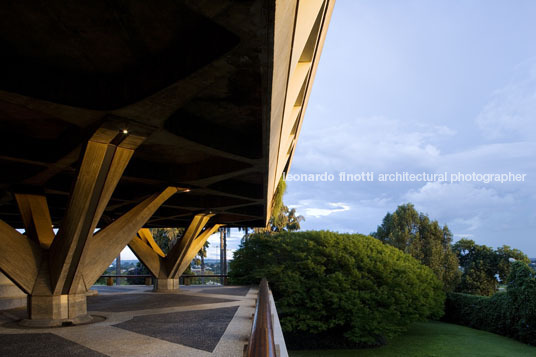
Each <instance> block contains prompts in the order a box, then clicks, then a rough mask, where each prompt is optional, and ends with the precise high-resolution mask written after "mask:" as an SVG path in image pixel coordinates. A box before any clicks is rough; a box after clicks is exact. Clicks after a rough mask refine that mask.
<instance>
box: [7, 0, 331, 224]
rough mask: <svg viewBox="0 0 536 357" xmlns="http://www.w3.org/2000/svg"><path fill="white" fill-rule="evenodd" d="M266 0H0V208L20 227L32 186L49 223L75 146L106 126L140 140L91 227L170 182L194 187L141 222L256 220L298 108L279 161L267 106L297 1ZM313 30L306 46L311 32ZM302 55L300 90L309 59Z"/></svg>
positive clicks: (59, 211)
mask: <svg viewBox="0 0 536 357" xmlns="http://www.w3.org/2000/svg"><path fill="white" fill-rule="evenodd" d="M311 1H312V0H311ZM313 2H318V3H322V7H321V8H319V9H317V11H320V12H321V19H322V21H324V20H323V19H324V17H326V13H328V9H327V5H325V1H320V0H319V1H316V0H315V1H313ZM276 3H278V2H275V1H268V0H259V1H224V0H218V1H202V0H191V1H165V0H159V1H117V2H110V1H102V0H95V1H86V2H82V1H81V2H73V1H59V0H58V1H46V2H34V1H4V2H2V3H1V4H0V14H1V16H2V19H3V21H2V22H0V45H1V47H2V58H1V62H2V63H1V65H2V72H3V73H2V77H1V82H0V170H1V172H2V175H0V190H1V192H0V217H1V218H2V219H3V220H4V221H6V222H7V223H8V224H10V225H12V226H14V227H22V221H21V218H20V214H19V212H18V209H17V206H16V203H15V200H14V197H13V193H15V192H38V193H44V194H45V195H46V197H47V200H48V204H49V206H50V211H51V215H52V221H53V223H54V224H55V225H56V224H59V223H60V222H61V219H62V217H63V215H64V212H65V209H66V206H67V203H68V198H69V193H70V191H71V187H72V185H73V182H74V179H75V176H76V174H77V168H78V166H79V164H80V157H81V152H83V149H84V147H85V145H86V143H87V140H88V138H89V137H91V135H92V134H93V133H94V132H95V130H96V129H97V128H98V127H100V126H103V125H104V126H107V127H113V128H115V129H116V130H118V131H121V130H128V131H129V132H130V133H134V134H142V135H144V136H146V137H147V139H146V140H145V142H144V143H143V144H142V145H141V146H140V147H139V148H138V149H137V150H136V152H135V154H134V157H133V158H132V160H131V161H130V163H129V165H128V167H127V169H126V171H125V174H124V176H123V177H122V179H121V181H120V183H119V185H118V187H117V189H116V191H115V192H114V194H113V197H112V200H111V201H110V203H109V206H108V207H107V209H106V211H105V214H104V215H103V218H102V220H101V223H100V226H104V225H106V224H108V223H109V222H111V221H113V220H114V219H116V218H117V217H119V216H121V215H122V214H123V213H125V212H126V211H127V210H128V209H130V208H131V207H133V206H134V205H135V204H137V203H139V202H140V201H141V200H143V199H144V198H146V197H147V196H148V195H150V194H152V193H154V192H156V191H158V190H160V189H162V188H164V187H166V186H170V185H172V186H180V187H188V188H190V189H191V191H190V192H188V193H182V194H178V195H175V196H174V197H172V198H171V199H169V200H168V201H167V202H166V204H165V205H163V206H162V207H161V208H160V209H159V210H158V211H157V212H156V214H155V215H154V216H153V217H152V218H151V220H150V221H149V222H148V224H147V226H148V227H177V226H184V225H185V224H186V223H187V222H188V221H189V219H190V218H191V217H192V215H194V214H195V213H198V212H201V211H206V210H211V211H213V212H214V213H216V216H215V220H216V221H218V223H225V224H229V225H232V226H264V225H265V223H266V219H267V216H268V215H269V211H270V203H271V197H272V195H273V189H274V183H275V182H276V181H277V180H275V179H274V176H277V175H279V176H280V174H281V172H282V171H283V170H285V168H287V169H288V165H289V163H290V158H291V156H292V151H293V148H294V145H295V139H297V135H298V133H299V126H300V125H301V123H300V120H301V119H300V118H301V117H302V116H303V113H302V114H301V115H299V116H298V117H297V119H296V117H295V118H294V119H293V120H294V121H295V123H294V124H295V125H291V126H292V127H293V135H294V136H293V138H294V139H293V140H290V141H289V142H287V141H288V140H286V139H285V140H284V142H285V143H286V145H287V146H288V145H290V146H288V148H289V150H287V151H288V155H286V156H284V157H283V159H282V160H281V161H284V162H278V159H279V157H280V155H272V154H271V153H272V152H273V150H274V149H273V148H272V147H273V146H274V145H276V144H277V146H278V148H277V152H279V142H280V141H281V131H282V130H283V129H282V127H284V125H283V124H282V123H283V122H284V119H282V117H283V116H284V114H283V112H281V113H279V114H278V112H277V111H276V110H274V107H275V106H276V105H277V106H281V104H280V103H276V102H274V93H275V92H277V91H278V92H283V93H286V91H287V87H288V86H289V83H290V82H291V79H289V78H290V77H289V75H290V76H292V70H291V69H292V66H293V64H292V61H291V60H290V59H291V58H292V57H293V56H292V52H291V50H292V48H293V39H294V38H295V35H294V31H295V27H296V26H297V24H298V25H299V22H298V21H297V20H296V19H297V18H298V17H299V16H298V11H297V6H298V4H297V2H296V1H289V2H288V4H286V5H285V6H290V7H289V9H293V10H292V11H293V12H292V13H290V14H286V17H285V18H283V17H282V15H278V8H277V7H281V6H279V4H277V6H276ZM281 11H282V10H279V12H280V13H281ZM329 11H331V10H329ZM278 17H280V18H281V19H282V20H281V21H276V19H277V18H278ZM327 17H329V15H328V16H327ZM314 18H315V19H316V18H317V16H316V15H314ZM313 22H314V21H313ZM313 25H314V24H312V25H311V26H313ZM317 27H318V26H317ZM325 27H326V28H327V25H326V26H325ZM312 30H313V31H316V32H317V34H316V35H315V36H316V37H315V39H314V45H313V49H316V47H317V43H318V42H321V41H323V39H322V30H321V29H318V28H317V29H316V30H315V29H314V27H313V29H312ZM308 31H311V28H309V30H308ZM324 31H325V30H324ZM287 32H288V34H287ZM306 37H307V38H309V39H310V36H306ZM278 41H284V43H283V44H282V46H283V47H282V49H279V50H278V48H277V43H278ZM274 43H275V44H274ZM285 46H286V47H285ZM305 46H306V45H305ZM310 48H311V46H309V49H308V50H307V49H306V50H307V51H308V53H309V52H311V50H310ZM300 51H301V50H300ZM304 51H305V50H304ZM313 52H314V51H313ZM282 55H284V56H286V57H284V58H285V59H286V60H284V61H282V63H283V64H278V58H279V57H280V56H282ZM301 56H302V57H303V54H302V55H301ZM308 56H309V57H310V58H309V62H310V63H311V65H310V67H309V72H308V77H307V78H306V80H307V81H306V82H303V81H304V79H303V78H301V79H300V80H301V81H302V82H303V83H305V84H304V86H305V87H304V88H305V89H307V88H309V87H310V82H311V83H312V74H311V72H313V71H314V65H315V64H316V63H315V60H314V55H313V54H309V55H308ZM287 57H288V58H287ZM294 57H296V55H294ZM302 59H303V58H302ZM296 62H297V61H296ZM309 62H308V63H309ZM300 63H301V62H300ZM294 65H295V64H294ZM279 67H280V68H279ZM311 68H313V69H311ZM277 73H286V76H284V77H283V78H281V79H278V78H276V74H277ZM289 73H290V74H289ZM290 85H292V83H290ZM299 87H300V88H302V85H301V82H300V85H299ZM303 92H304V89H302V90H301V92H300V94H298V95H299V96H301V97H302V102H303V101H304V97H305V96H306V95H304V93H303ZM287 99H288V98H287ZM285 100H286V99H285V96H284V95H283V97H282V99H280V102H281V103H283V104H282V105H283V106H284V103H285ZM300 105H301V106H303V107H305V104H300ZM301 106H300V108H301ZM301 112H303V111H301ZM277 115H279V116H280V117H281V118H275V116H277ZM287 126H288V125H287ZM274 138H276V139H275V141H274ZM274 143H275V144H274ZM287 151H285V154H286V153H287ZM271 156H272V157H271ZM274 156H275V159H274V158H273V157H274ZM274 160H275V163H274V162H272V161H274ZM276 167H278V168H279V169H278V170H276ZM272 171H273V173H272Z"/></svg>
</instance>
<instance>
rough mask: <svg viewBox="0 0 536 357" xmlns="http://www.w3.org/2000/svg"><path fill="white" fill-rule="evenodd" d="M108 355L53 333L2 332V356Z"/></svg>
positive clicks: (0, 341)
mask: <svg viewBox="0 0 536 357" xmlns="http://www.w3.org/2000/svg"><path fill="white" fill-rule="evenodd" d="M70 355H74V356H88V357H101V356H106V355H103V354H101V353H99V352H96V351H94V350H92V349H90V348H87V347H85V346H82V345H80V344H78V343H75V342H72V341H69V340H66V339H64V338H62V337H60V336H57V335H54V334H52V333H34V334H32V335H28V334H9V335H3V334H0V356H4V357H8V356H9V357H11V356H13V357H15V356H16V357H19V356H26V357H30V356H35V357H48V356H50V357H57V356H70Z"/></svg>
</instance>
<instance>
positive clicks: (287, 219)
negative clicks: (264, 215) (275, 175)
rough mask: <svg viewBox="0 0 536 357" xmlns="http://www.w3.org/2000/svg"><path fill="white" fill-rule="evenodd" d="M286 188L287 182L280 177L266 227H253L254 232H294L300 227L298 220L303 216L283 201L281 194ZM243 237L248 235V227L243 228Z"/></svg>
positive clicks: (303, 219)
mask: <svg viewBox="0 0 536 357" xmlns="http://www.w3.org/2000/svg"><path fill="white" fill-rule="evenodd" d="M286 190H287V184H286V183H285V181H284V180H283V178H281V180H279V184H278V185H277V188H276V190H275V193H274V198H273V200H272V211H271V212H272V214H271V216H270V220H269V222H268V226H267V227H266V228H254V229H253V232H254V233H268V234H270V233H276V232H283V231H288V232H295V231H299V230H300V229H301V227H300V222H303V221H305V217H303V216H301V215H298V214H297V213H296V209H295V208H289V207H287V206H286V205H285V204H284V203H283V196H284V195H285V191H286ZM245 232H246V234H245V235H244V238H247V237H248V236H249V234H248V229H247V228H246V229H245Z"/></svg>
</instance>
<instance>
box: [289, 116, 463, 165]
mask: <svg viewBox="0 0 536 357" xmlns="http://www.w3.org/2000/svg"><path fill="white" fill-rule="evenodd" d="M325 116H326V117H332V116H333V115H332V114H331V113H327V114H325ZM312 125H313V126H314V127H313V128H309V129H308V131H307V135H306V136H305V135H304V136H303V137H301V138H300V143H299V145H298V152H299V153H298V152H297V156H298V155H299V161H298V160H296V161H294V167H293V169H292V171H293V173H300V172H310V170H311V168H312V167H322V168H323V169H325V170H331V171H346V172H348V171H349V170H355V171H357V170H380V169H383V170H385V169H388V168H389V169H392V168H396V167H399V168H401V167H403V166H404V165H405V163H408V162H411V163H412V165H414V166H418V167H421V168H426V167H431V166H433V163H434V162H436V161H437V159H438V158H439V156H440V150H439V147H438V145H437V143H438V140H441V139H446V138H448V137H450V136H452V135H454V134H455V132H454V131H453V130H452V129H450V128H448V127H446V126H431V125H427V124H424V123H418V122H413V123H412V122H402V121H399V120H394V119H389V118H385V117H382V116H372V117H367V118H355V119H351V118H344V119H331V120H330V121H329V122H315V123H313V124H312Z"/></svg>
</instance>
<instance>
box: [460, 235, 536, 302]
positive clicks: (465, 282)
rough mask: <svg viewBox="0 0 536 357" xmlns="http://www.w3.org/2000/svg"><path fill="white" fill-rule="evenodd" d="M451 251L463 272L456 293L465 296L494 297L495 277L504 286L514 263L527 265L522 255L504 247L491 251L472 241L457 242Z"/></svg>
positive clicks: (495, 289) (496, 284)
mask: <svg viewBox="0 0 536 357" xmlns="http://www.w3.org/2000/svg"><path fill="white" fill-rule="evenodd" d="M453 250H454V252H455V253H456V255H457V256H458V260H459V262H460V266H461V267H462V270H463V274H462V278H461V282H460V285H459V286H458V287H457V288H456V290H457V291H459V292H464V293H468V294H476V295H484V296H489V295H493V294H494V293H495V292H496V291H497V287H498V285H499V280H498V279H497V277H498V278H499V279H500V281H501V283H507V281H508V275H509V274H510V270H511V266H512V262H513V261H520V262H523V263H527V264H528V263H530V260H529V259H528V257H527V256H526V255H525V254H524V253H523V252H521V251H520V250H518V249H512V248H510V247H509V246H507V245H503V246H502V247H500V248H498V249H497V250H493V248H490V247H488V246H485V245H478V244H476V243H475V241H473V240H470V239H460V240H459V241H458V242H456V244H454V245H453Z"/></svg>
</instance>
